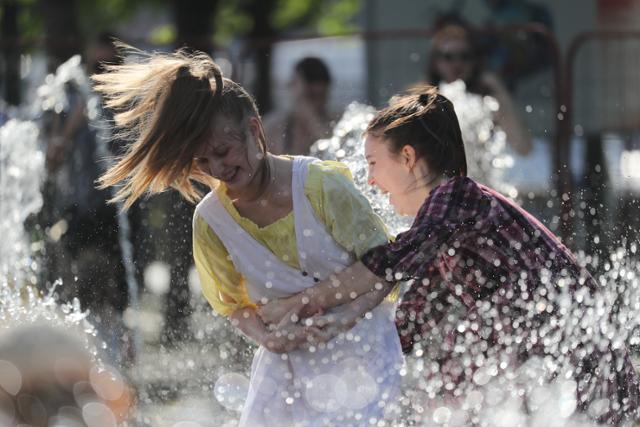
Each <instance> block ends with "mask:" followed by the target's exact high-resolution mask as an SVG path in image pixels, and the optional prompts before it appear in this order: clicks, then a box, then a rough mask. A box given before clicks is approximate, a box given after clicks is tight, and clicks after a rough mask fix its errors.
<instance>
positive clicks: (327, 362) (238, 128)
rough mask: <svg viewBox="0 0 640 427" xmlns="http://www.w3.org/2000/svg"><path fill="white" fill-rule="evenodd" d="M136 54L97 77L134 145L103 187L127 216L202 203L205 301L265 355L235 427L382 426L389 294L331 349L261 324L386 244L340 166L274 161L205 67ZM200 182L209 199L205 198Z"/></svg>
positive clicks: (392, 336) (321, 334) (317, 332)
mask: <svg viewBox="0 0 640 427" xmlns="http://www.w3.org/2000/svg"><path fill="white" fill-rule="evenodd" d="M136 53H138V54H139V55H141V56H142V59H140V60H139V61H137V62H133V63H126V64H122V65H113V66H107V67H106V69H107V72H106V73H104V74H100V75H96V76H94V77H93V79H94V81H95V83H96V85H95V89H96V91H98V92H100V93H102V94H103V95H104V98H105V100H106V106H107V107H108V108H112V109H114V110H115V116H114V117H115V124H116V126H117V127H118V128H119V129H120V135H119V136H120V137H122V138H126V139H128V140H129V141H130V144H129V145H128V147H127V150H126V152H125V153H124V155H123V156H122V157H121V158H119V159H118V160H117V162H116V163H115V164H114V166H113V167H111V168H110V169H109V170H108V171H107V172H106V173H105V174H104V175H103V176H102V177H101V179H100V184H101V186H102V187H109V186H119V190H118V192H117V195H116V199H118V200H122V201H124V206H125V208H128V207H129V206H131V204H132V203H133V202H134V201H135V200H136V199H138V198H139V197H141V196H142V195H144V194H145V193H158V192H161V191H164V190H166V189H169V188H174V189H176V190H178V191H179V192H180V193H182V195H183V196H184V197H185V198H186V199H187V200H189V201H192V202H195V201H198V200H199V203H198V205H197V207H196V209H195V213H194V216H193V253H194V260H195V265H196V268H197V270H198V273H199V276H200V280H201V283H202V289H203V293H204V295H205V297H206V298H207V300H208V301H209V303H210V304H211V306H212V307H213V308H214V310H216V311H217V312H218V313H220V314H221V315H224V316H228V318H229V319H230V321H231V323H232V325H233V326H234V327H236V328H237V329H238V330H240V331H241V332H242V333H244V334H245V335H246V336H247V337H249V338H250V339H252V340H253V341H254V342H256V343H257V344H258V345H259V349H258V350H257V351H256V353H255V356H254V359H253V365H252V369H251V379H250V386H249V394H248V397H247V400H246V403H245V405H244V408H243V411H242V415H241V420H240V425H242V426H284V425H300V426H320V425H370V424H369V423H370V422H371V420H374V421H375V420H382V419H383V417H384V416H385V414H384V411H385V406H387V407H388V406H390V405H389V404H390V403H391V402H393V400H394V396H395V395H396V392H397V389H398V382H399V373H398V370H399V368H400V365H401V364H402V354H401V350H400V343H399V339H398V336H397V334H396V331H395V326H394V324H393V313H394V310H395V303H394V299H393V298H386V299H385V300H384V301H383V302H382V303H380V304H379V302H380V301H381V300H382V299H383V298H384V295H386V293H387V291H386V290H385V292H384V294H382V292H379V293H372V294H368V295H365V296H363V297H362V298H354V299H351V301H350V302H349V303H348V304H345V305H344V306H342V307H340V308H337V309H336V310H332V311H330V312H328V313H327V314H331V315H332V316H334V317H333V318H332V319H334V320H335V319H338V320H339V322H340V325H341V326H342V327H343V328H347V329H348V328H350V327H351V326H353V325H354V324H355V323H356V320H357V319H359V318H360V316H361V315H362V314H363V313H365V312H367V311H369V312H370V314H368V315H367V316H366V319H364V320H363V321H358V323H357V324H356V325H355V326H354V327H353V328H352V329H351V330H350V331H349V333H348V334H340V335H338V336H336V337H335V338H332V339H330V340H329V339H328V338H327V336H326V333H327V331H326V330H322V329H320V328H317V327H315V326H313V325H311V324H308V323H307V324H301V323H298V322H297V320H298V319H297V316H296V313H294V312H291V313H287V314H286V315H284V316H283V317H282V319H280V320H279V322H278V325H277V327H275V328H274V327H269V326H267V325H266V324H265V323H264V322H263V321H262V319H261V318H260V316H259V315H258V314H257V310H258V309H259V305H261V304H265V303H267V302H269V301H271V300H274V299H278V298H283V297H288V296H291V295H293V294H296V293H299V292H301V291H302V290H304V289H306V288H308V287H312V286H313V285H314V284H315V283H317V282H318V281H320V280H325V279H328V278H329V277H331V276H332V275H334V274H335V273H336V272H338V271H340V270H341V269H343V268H344V267H345V266H347V265H349V264H351V263H352V262H353V261H355V260H356V259H358V258H359V257H360V256H361V255H362V254H363V253H364V252H366V251H367V250H369V249H371V248H373V247H375V246H378V245H380V244H383V243H386V242H387V241H388V240H387V235H386V232H385V227H384V224H383V223H382V222H381V220H380V219H379V218H378V217H377V216H376V215H375V214H374V213H373V211H372V209H371V207H370V205H369V203H368V202H367V200H366V199H365V198H364V197H363V196H362V195H361V194H360V193H359V192H358V191H357V190H356V189H355V187H354V185H353V182H352V179H351V175H350V173H349V171H348V169H347V168H346V166H344V165H342V164H340V163H337V162H330V161H324V162H321V161H319V160H317V159H313V158H308V157H287V156H275V155H273V154H271V153H270V152H269V150H268V148H267V147H268V141H267V140H266V138H265V134H264V130H263V126H262V121H261V118H260V115H259V113H258V110H257V108H256V105H255V102H254V100H253V99H252V97H251V96H250V95H249V94H248V93H247V92H246V91H245V90H244V89H243V88H242V87H241V86H240V85H239V84H237V83H235V82H233V81H231V80H229V79H227V78H224V77H223V76H222V74H221V72H220V69H219V68H218V66H217V65H216V64H215V63H214V62H213V61H212V60H211V58H210V57H208V56H207V55H204V54H194V55H190V54H187V53H184V52H181V51H178V52H176V53H171V54H159V53H154V54H143V53H142V52H139V51H136ZM193 181H197V182H200V183H202V184H204V185H205V186H207V187H208V188H209V189H210V191H209V193H208V194H207V195H206V196H205V197H204V198H201V197H200V194H198V191H197V189H196V188H195V187H194V183H193ZM174 243H175V244H181V242H174ZM345 298H347V296H346V295H345ZM320 341H327V342H326V343H325V342H322V343H320Z"/></svg>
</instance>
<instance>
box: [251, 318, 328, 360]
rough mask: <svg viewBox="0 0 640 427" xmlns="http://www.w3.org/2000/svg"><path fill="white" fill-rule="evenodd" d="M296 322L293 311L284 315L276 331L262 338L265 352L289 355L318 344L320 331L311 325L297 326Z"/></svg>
mask: <svg viewBox="0 0 640 427" xmlns="http://www.w3.org/2000/svg"><path fill="white" fill-rule="evenodd" d="M298 320H299V317H298V313H297V312H296V311H295V310H292V311H289V312H288V313H286V314H285V316H284V317H283V319H282V320H281V321H280V322H279V323H278V326H277V327H276V330H274V331H273V332H271V333H269V334H268V335H267V336H266V337H265V338H264V340H263V345H264V346H265V347H266V348H267V350H269V351H271V352H273V353H289V352H291V351H294V350H297V349H298V348H300V347H303V346H305V345H307V344H312V343H316V342H320V340H321V339H322V333H321V331H320V329H319V328H317V327H315V326H313V325H304V324H299V323H298Z"/></svg>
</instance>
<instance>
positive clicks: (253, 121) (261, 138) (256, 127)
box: [248, 117, 267, 154]
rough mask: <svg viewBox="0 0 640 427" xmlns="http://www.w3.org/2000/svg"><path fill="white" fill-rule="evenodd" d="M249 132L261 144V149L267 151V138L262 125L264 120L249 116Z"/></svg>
mask: <svg viewBox="0 0 640 427" xmlns="http://www.w3.org/2000/svg"><path fill="white" fill-rule="evenodd" d="M248 124H249V132H251V136H253V139H254V141H256V143H257V144H258V145H259V146H260V147H259V148H260V150H261V151H262V152H263V154H266V151H267V138H266V136H265V133H264V128H263V127H262V122H261V121H260V119H258V118H257V117H249V122H248Z"/></svg>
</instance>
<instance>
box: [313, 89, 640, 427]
mask: <svg viewBox="0 0 640 427" xmlns="http://www.w3.org/2000/svg"><path fill="white" fill-rule="evenodd" d="M440 90H441V93H443V94H444V95H445V96H447V97H448V98H449V99H450V100H451V101H452V102H453V104H454V106H455V109H456V114H457V115H458V117H459V121H460V125H461V130H462V133H463V138H464V141H465V150H466V152H467V159H468V166H469V175H470V176H471V177H473V178H475V179H476V180H477V181H479V182H482V183H485V184H487V185H489V186H490V187H493V188H495V189H497V190H499V191H501V192H502V193H503V194H505V195H507V196H509V197H512V198H516V197H517V196H518V192H517V189H516V188H515V187H514V186H513V185H511V184H510V183H508V182H506V179H505V171H506V170H507V169H508V168H510V167H512V166H513V158H511V157H510V156H509V155H508V154H507V153H506V151H505V148H506V138H505V134H504V132H503V131H502V130H501V129H499V128H497V127H495V125H494V122H493V114H494V113H495V112H496V111H497V104H496V101H495V100H494V99H493V98H490V97H481V96H478V95H474V94H470V93H468V92H466V90H465V87H464V83H462V82H454V83H452V84H445V85H443V87H441V88H440ZM373 113H374V109H373V108H372V107H369V106H365V105H361V104H357V103H353V104H351V105H349V106H348V107H347V109H346V111H345V113H344V116H343V117H342V119H341V120H340V122H339V123H338V124H337V126H336V128H335V130H334V133H333V136H332V137H331V138H329V139H325V140H320V141H318V142H317V143H316V144H315V145H314V146H313V147H312V149H311V154H312V155H315V156H317V157H320V158H322V159H331V160H339V161H342V162H344V163H346V164H347V165H348V166H349V167H350V169H351V171H352V174H353V176H354V181H355V184H356V186H357V187H358V189H359V190H360V191H362V192H363V193H364V194H365V195H366V197H367V198H368V199H369V200H370V201H371V204H372V206H373V208H374V210H376V212H377V213H378V214H379V215H380V216H381V217H382V218H383V220H384V221H385V223H386V224H388V226H389V229H390V231H391V232H392V233H397V232H399V231H402V230H404V229H406V228H407V227H408V225H409V222H408V220H407V219H404V218H398V217H397V216H396V215H395V214H394V212H393V210H392V208H391V207H390V206H389V203H388V200H387V198H386V197H384V196H383V195H381V194H380V193H379V192H377V191H376V190H375V189H373V188H371V186H369V185H368V184H367V178H366V177H367V165H366V162H365V159H364V156H363V142H362V133H363V131H364V129H366V126H367V123H368V122H369V121H370V120H371V118H372V116H373ZM636 251H637V247H636V246H635V244H634V245H631V246H630V248H629V249H624V248H619V249H617V250H615V251H613V252H612V253H611V254H610V255H609V259H606V260H604V269H602V267H603V265H602V263H603V261H600V262H598V261H597V258H595V257H591V256H588V255H586V254H584V253H580V254H579V255H578V259H579V262H580V264H581V265H582V266H583V267H585V268H587V269H590V270H592V271H596V270H597V269H598V268H600V270H602V271H604V272H603V273H601V274H600V275H599V276H598V277H597V280H598V282H599V284H600V288H599V289H598V290H597V291H596V292H595V293H593V294H589V293H588V292H583V293H581V294H578V295H573V296H572V295H571V292H570V291H569V290H568V289H567V286H564V287H563V284H562V283H560V284H559V288H560V289H561V291H559V292H558V293H557V294H555V295H546V297H547V298H541V299H540V300H539V302H538V303H537V305H535V306H532V307H531V311H532V312H540V313H541V312H549V314H550V315H551V317H552V318H553V320H552V321H551V322H550V325H552V326H550V327H548V328H546V329H544V330H542V331H541V332H540V336H538V337H535V336H534V337H533V338H532V337H531V336H528V331H527V326H526V324H528V323H527V322H525V321H524V319H521V320H520V323H518V321H517V320H516V322H515V323H514V324H512V325H505V327H509V328H512V329H513V332H512V333H511V334H510V339H512V341H513V345H515V344H516V343H519V342H520V341H521V340H522V339H533V340H534V341H535V340H540V341H543V342H544V344H545V345H546V346H547V348H548V351H547V353H546V354H547V356H546V357H545V358H531V359H530V360H529V361H528V363H526V364H525V365H524V366H521V367H520V368H519V369H517V370H516V371H509V369H508V366H509V363H508V358H505V357H504V356H505V355H508V354H509V352H510V351H513V349H514V348H515V347H514V346H513V345H506V346H501V347H500V351H497V352H494V353H493V354H490V355H489V358H488V359H486V360H484V361H483V362H482V363H481V365H482V367H481V368H480V369H478V370H477V371H476V372H475V374H474V375H473V376H472V377H471V378H470V379H469V380H466V382H463V383H462V384H458V385H457V386H456V387H457V389H458V390H460V391H461V392H462V395H463V396H466V398H464V399H462V401H461V402H449V401H445V400H442V399H440V397H439V392H438V390H442V387H443V385H444V384H442V381H443V379H442V378H440V377H439V376H438V375H436V376H433V375H432V376H431V378H432V379H431V380H426V379H425V376H426V375H425V374H426V373H428V372H430V371H431V373H434V372H438V369H439V367H438V365H437V363H431V362H429V357H424V356H425V355H428V354H429V353H432V352H431V351H430V349H429V348H428V347H431V346H435V347H438V344H436V343H434V342H430V343H429V344H426V347H420V346H418V348H417V349H415V350H414V356H416V357H410V358H408V359H407V364H406V366H405V368H404V369H403V371H402V374H403V376H404V383H405V390H406V392H405V396H404V398H403V399H402V401H401V404H402V406H404V408H405V409H404V417H405V418H406V419H413V420H414V422H417V423H419V424H420V423H428V424H429V425H431V424H434V425H449V426H454V425H460V426H462V425H468V424H469V423H470V422H475V423H481V424H482V425H495V426H502V425H504V426H516V425H533V426H543V425H544V426H547V425H553V426H577V425H591V422H590V421H589V419H588V418H587V416H586V415H584V414H578V413H577V412H576V408H577V406H578V402H577V401H576V387H578V384H576V382H575V381H574V380H573V379H572V375H573V369H575V366H573V365H572V360H571V356H572V353H573V352H574V351H582V352H584V351H585V350H584V349H593V348H600V349H602V348H607V346H612V347H613V348H620V347H621V346H625V345H626V346H629V345H631V346H637V345H638V344H639V343H640V337H639V331H640V329H639V326H640V322H639V320H640V319H639V316H638V315H637V313H638V310H639V309H640V285H639V282H638V276H639V275H640V265H639V264H638V262H637V260H636V258H635V253H636ZM598 264H600V265H598ZM545 288H547V287H545ZM549 296H551V297H552V298H548V297H549ZM545 299H548V300H551V299H553V300H555V301H556V302H557V306H556V307H552V306H551V305H549V304H544V302H543V300H545ZM576 299H577V301H580V302H582V304H581V306H580V307H577V306H575V304H574V303H573V301H575V300H576ZM534 301H535V299H534ZM519 303H521V301H514V302H513V304H519ZM454 317H455V314H454ZM481 317H483V318H485V319H488V320H491V318H492V317H493V313H491V311H490V310H488V311H485V312H481ZM453 323H455V321H454V322H453ZM456 327H457V328H458V331H461V332H462V331H464V328H469V327H473V325H463V324H460V325H456ZM460 328H462V330H461V329H460ZM525 337H528V338H525ZM474 344H477V343H475V342H474V341H473V340H469V342H468V343H466V344H465V345H463V346H462V347H461V348H459V349H457V350H456V351H457V352H458V353H459V354H458V357H459V358H460V360H462V361H463V362H462V363H463V365H464V366H469V364H470V363H471V362H472V361H475V362H477V359H476V358H477V357H478V354H477V351H474ZM578 349H580V350H578ZM600 362H601V364H600V369H601V370H602V372H605V373H608V374H609V375H615V372H613V371H611V368H610V366H609V363H610V361H607V360H605V361H600ZM434 370H435V371H434ZM523 401H524V402H526V405H527V406H526V409H525V407H524V406H523V403H522V402H523ZM609 404H610V402H608V401H607V400H606V399H604V398H599V399H594V400H593V401H592V402H591V405H590V406H589V409H588V414H589V415H590V416H591V417H594V418H597V417H598V415H600V414H603V413H605V412H606V411H607V410H609ZM614 410H615V409H614ZM415 414H420V416H418V417H417V418H415Z"/></svg>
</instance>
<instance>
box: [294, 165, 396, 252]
mask: <svg viewBox="0 0 640 427" xmlns="http://www.w3.org/2000/svg"><path fill="white" fill-rule="evenodd" d="M305 190H306V193H307V197H308V198H309V201H310V202H311V205H312V206H313V208H314V210H315V212H316V214H317V215H318V216H319V218H320V219H321V220H322V221H323V222H324V224H325V225H326V226H327V230H328V231H329V233H330V234H331V236H332V237H333V238H334V240H335V241H336V242H338V243H339V244H340V245H341V246H342V247H344V248H345V249H346V250H347V251H349V252H351V253H353V254H355V256H356V258H358V259H360V257H361V256H362V255H363V254H364V253H365V252H366V251H368V250H369V249H371V248H374V247H376V246H379V245H384V244H386V243H388V242H389V236H388V234H387V229H386V227H385V225H384V223H383V222H382V219H381V218H380V217H379V216H378V215H376V214H375V213H374V212H373V209H372V208H371V205H370V204H369V201H368V200H367V198H366V197H364V196H363V195H362V193H360V191H358V190H357V189H356V187H355V185H354V183H353V178H352V177H351V171H350V170H349V168H348V167H347V166H346V165H344V164H342V163H339V162H334V161H324V162H320V163H314V164H312V165H310V166H309V175H308V176H307V183H306V186H305Z"/></svg>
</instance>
